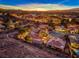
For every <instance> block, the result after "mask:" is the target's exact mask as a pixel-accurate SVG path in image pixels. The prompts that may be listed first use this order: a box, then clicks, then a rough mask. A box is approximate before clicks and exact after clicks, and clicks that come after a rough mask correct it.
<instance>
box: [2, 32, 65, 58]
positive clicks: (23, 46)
mask: <svg viewBox="0 0 79 59" xmlns="http://www.w3.org/2000/svg"><path fill="white" fill-rule="evenodd" d="M15 33H17V32H16V31H15V32H9V33H6V34H4V33H3V34H0V57H30V58H32V57H36V58H38V57H40V58H42V57H44V58H48V57H50V58H51V57H53V58H58V57H65V56H63V54H62V53H59V52H57V51H53V50H52V51H49V50H48V49H45V48H44V49H40V48H38V47H36V46H34V45H31V44H28V43H25V42H23V41H20V40H17V39H14V38H13V35H14V34H15ZM60 54H62V55H60Z"/></svg>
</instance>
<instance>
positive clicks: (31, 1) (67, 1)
mask: <svg viewBox="0 0 79 59" xmlns="http://www.w3.org/2000/svg"><path fill="white" fill-rule="evenodd" d="M0 5H8V7H10V8H11V7H12V6H13V7H14V6H16V7H21V8H24V9H25V8H27V9H38V10H39V9H42V10H43V9H47V10H49V9H51V10H52V9H66V8H72V7H79V0H0ZM51 7H52V8H51ZM56 7H57V8H56Z"/></svg>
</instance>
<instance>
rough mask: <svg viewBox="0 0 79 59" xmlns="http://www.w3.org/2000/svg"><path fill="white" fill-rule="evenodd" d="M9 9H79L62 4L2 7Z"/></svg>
mask: <svg viewBox="0 0 79 59" xmlns="http://www.w3.org/2000/svg"><path fill="white" fill-rule="evenodd" d="M1 7H2V8H7V9H21V10H29V11H30V10H36V11H48V10H65V9H71V8H77V7H78V6H65V5H61V4H23V5H16V6H10V5H0V8H1Z"/></svg>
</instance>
